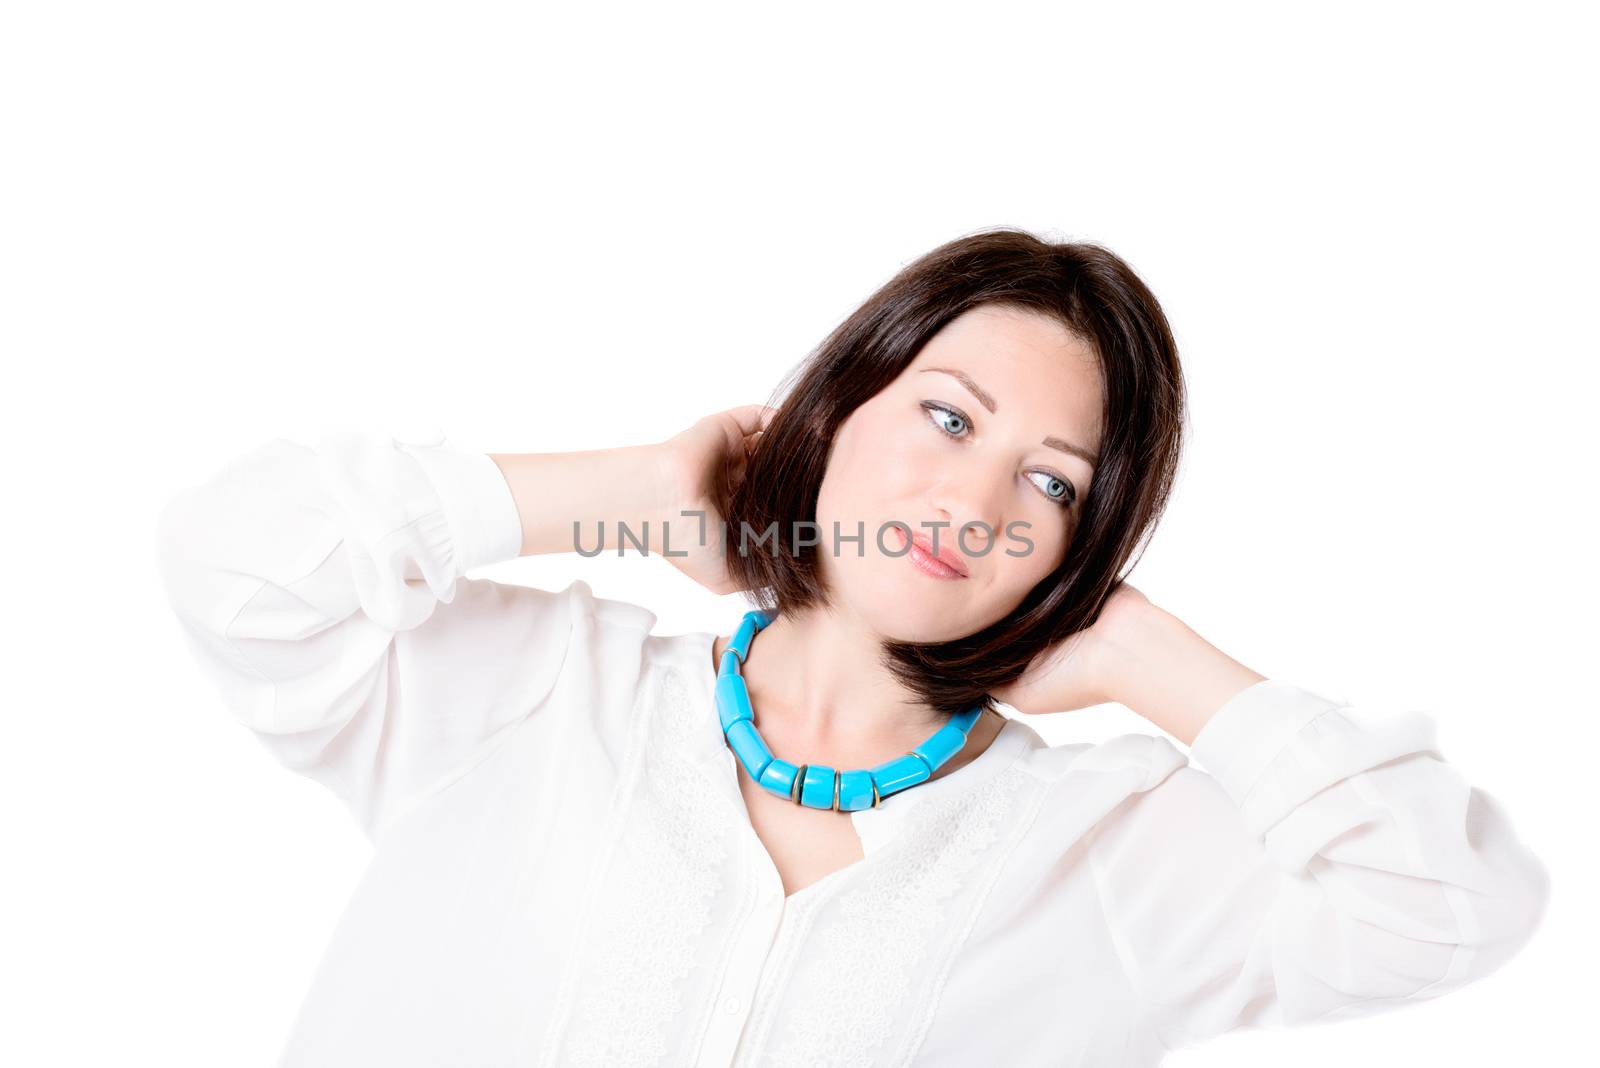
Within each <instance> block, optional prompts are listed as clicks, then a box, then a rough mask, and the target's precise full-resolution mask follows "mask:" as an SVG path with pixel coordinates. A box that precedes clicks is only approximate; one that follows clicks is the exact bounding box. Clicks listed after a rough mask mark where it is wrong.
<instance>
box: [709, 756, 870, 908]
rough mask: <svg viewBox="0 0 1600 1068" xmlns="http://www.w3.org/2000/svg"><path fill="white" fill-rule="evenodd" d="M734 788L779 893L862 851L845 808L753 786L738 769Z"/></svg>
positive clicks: (794, 889)
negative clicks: (814, 804)
mask: <svg viewBox="0 0 1600 1068" xmlns="http://www.w3.org/2000/svg"><path fill="white" fill-rule="evenodd" d="M739 792H740V793H742V794H743V795H744V804H745V808H746V809H748V810H749V812H750V826H751V828H752V829H754V831H755V832H756V837H757V838H759V839H761V844H762V845H764V846H766V847H767V854H768V855H769V856H771V857H772V863H773V865H774V866H775V867H776V868H777V869H778V875H779V876H780V877H781V878H782V879H783V893H784V896H785V897H787V896H790V895H792V894H794V893H797V892H798V891H800V890H804V889H805V888H806V887H808V886H810V885H811V884H812V883H814V882H817V881H818V880H821V879H823V878H826V877H827V876H829V875H832V874H833V873H834V872H836V871H838V870H839V869H840V868H844V867H848V866H849V865H851V864H854V863H855V862H856V861H858V860H861V859H862V858H863V857H864V856H865V855H866V854H865V851H864V850H863V849H862V846H861V837H860V836H859V835H858V834H856V829H855V825H854V824H853V823H852V822H851V820H850V814H849V813H848V812H828V811H823V810H822V809H813V808H807V807H805V806H803V805H797V804H795V803H794V802H793V801H789V800H786V799H784V798H781V797H778V796H777V795H775V794H772V793H770V792H768V791H767V790H764V789H762V788H761V787H760V786H757V785H756V784H755V782H754V781H753V780H752V779H751V778H750V776H749V774H748V773H747V772H746V771H745V770H744V768H743V767H740V768H739Z"/></svg>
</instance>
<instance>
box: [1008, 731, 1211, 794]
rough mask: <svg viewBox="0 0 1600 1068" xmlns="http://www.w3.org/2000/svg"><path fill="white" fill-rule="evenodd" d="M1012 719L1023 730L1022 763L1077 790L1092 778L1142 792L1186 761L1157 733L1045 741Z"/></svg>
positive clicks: (1184, 757)
mask: <svg viewBox="0 0 1600 1068" xmlns="http://www.w3.org/2000/svg"><path fill="white" fill-rule="evenodd" d="M1012 718H1013V720H1014V721H1015V722H1016V723H1017V724H1018V726H1019V728H1020V729H1021V730H1023V731H1025V732H1026V733H1027V735H1028V739H1027V744H1026V745H1025V747H1024V749H1023V752H1022V757H1021V760H1022V762H1023V764H1024V766H1025V767H1026V768H1027V769H1028V770H1029V771H1030V772H1031V773H1032V774H1034V775H1035V776H1037V777H1038V778H1041V779H1044V780H1045V781H1047V782H1049V783H1051V784H1053V785H1055V786H1057V787H1063V786H1065V787H1067V788H1069V789H1074V790H1078V789H1083V788H1085V786H1086V785H1088V784H1089V782H1090V780H1097V781H1098V783H1099V785H1100V786H1101V788H1105V787H1107V786H1109V787H1110V788H1112V789H1122V790H1125V791H1126V792H1127V793H1129V794H1139V793H1147V792H1149V791H1151V790H1153V789H1155V788H1156V787H1157V786H1159V785H1160V784H1161V783H1163V782H1165V781H1167V780H1168V779H1170V778H1171V777H1172V776H1173V775H1174V774H1175V773H1176V772H1177V771H1178V770H1179V769H1181V768H1185V767H1187V766H1188V764H1189V758H1188V756H1187V755H1185V754H1184V752H1183V751H1182V750H1180V749H1179V748H1178V747H1177V746H1175V745H1173V744H1172V742H1171V741H1169V740H1168V739H1167V738H1165V737H1163V736H1162V735H1159V734H1147V733H1144V732H1140V731H1134V732H1130V733H1127V734H1119V735H1116V736H1114V737H1111V738H1107V739H1105V740H1103V741H1099V742H1069V743H1061V744H1057V745H1049V744H1047V743H1046V742H1045V741H1044V739H1043V738H1042V737H1040V735H1039V733H1038V732H1037V731H1036V730H1034V729H1033V727H1032V726H1030V725H1029V724H1028V723H1027V722H1026V721H1024V720H1021V719H1017V718H1016V717H1012ZM1190 770H1193V769H1190Z"/></svg>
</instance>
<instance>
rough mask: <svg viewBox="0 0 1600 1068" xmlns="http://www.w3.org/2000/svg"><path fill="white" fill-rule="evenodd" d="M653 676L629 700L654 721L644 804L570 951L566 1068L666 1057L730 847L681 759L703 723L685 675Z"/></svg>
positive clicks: (666, 670) (703, 784)
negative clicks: (577, 978) (575, 988)
mask: <svg viewBox="0 0 1600 1068" xmlns="http://www.w3.org/2000/svg"><path fill="white" fill-rule="evenodd" d="M653 670H657V671H658V672H659V684H658V685H650V684H649V683H650V682H652V681H654V680H649V679H647V680H646V684H645V685H641V686H640V688H639V696H638V697H637V698H636V700H637V701H640V702H644V703H645V706H646V707H645V708H644V709H643V710H642V714H643V715H645V716H647V717H649V719H650V722H649V724H648V726H647V728H646V729H645V730H644V732H643V739H642V743H641V744H640V747H639V750H638V752H639V761H638V763H637V764H636V765H635V767H636V768H637V775H638V779H637V782H636V784H637V786H638V787H640V788H642V789H644V790H645V791H647V798H648V800H647V802H646V803H644V804H637V803H635V804H632V805H631V806H630V810H629V812H628V815H627V817H626V820H625V824H624V826H623V828H622V830H621V834H620V839H619V841H618V842H617V845H616V847H615V850H614V852H613V858H614V859H613V860H612V861H611V862H610V863H609V864H608V869H607V870H608V877H607V878H606V879H605V880H604V881H603V883H602V884H601V885H600V886H599V887H598V888H596V890H597V892H596V894H595V896H594V898H593V902H592V905H591V907H590V926H589V929H588V932H587V935H586V937H585V939H584V940H583V942H582V944H580V945H578V946H577V947H576V948H575V949H574V957H575V959H577V960H579V961H583V962H585V963H586V965H587V974H585V976H584V977H583V980H582V982H581V984H580V987H581V988H580V992H579V994H578V1001H577V1005H576V1007H575V1009H574V1011H573V1016H572V1023H571V1028H570V1032H569V1037H568V1039H567V1042H566V1048H565V1050H564V1052H563V1053H562V1055H561V1057H560V1058H559V1063H560V1064H561V1065H562V1066H564V1068H565V1066H568V1065H573V1066H586V1065H597V1066H604V1068H620V1066H624V1065H654V1064H659V1063H661V1061H662V1060H663V1059H664V1058H666V1056H667V1055H668V1053H669V1052H671V1047H670V1045H669V1032H670V1031H671V1029H672V1025H673V1024H674V1022H675V1021H676V1020H677V1019H678V1016H679V1013H680V1012H681V1011H682V999H683V986H684V982H685V980H687V979H688V977H689V976H690V974H691V973H692V972H693V971H694V970H695V967H696V965H697V963H698V962H697V960H696V957H697V946H698V945H699V944H700V941H701V939H702V937H703V936H704V932H705V930H706V928H707V927H708V926H710V924H711V922H712V919H713V915H714V913H713V908H712V903H713V901H714V899H715V895H716V894H717V892H718V891H720V890H721V889H722V886H723V881H722V874H721V873H722V869H723V865H724V862H725V860H726V858H727V855H728V842H727V836H726V835H725V834H723V833H721V832H720V831H719V829H718V827H717V821H716V820H715V818H714V816H713V815H712V809H711V806H712V804H713V803H714V800H713V799H714V795H715V791H714V790H713V789H712V784H711V783H710V782H709V781H707V780H706V779H705V776H704V773H703V772H702V771H701V770H700V769H699V768H698V767H697V766H696V765H695V764H694V763H693V761H690V760H688V759H687V758H686V756H685V754H686V753H688V752H689V749H690V740H691V738H692V736H693V734H694V731H695V728H696V727H697V726H703V725H698V724H696V723H695V720H694V705H693V702H692V701H691V700H690V695H689V691H688V689H687V687H686V685H685V682H684V679H683V677H682V675H681V673H680V672H679V671H678V670H677V669H676V668H675V667H673V666H670V665H661V666H658V667H655V668H654V669H653ZM639 711H640V710H638V709H636V712H639ZM634 796H637V795H636V794H635V795H634ZM658 800H659V802H660V803H657V801H658ZM619 854H620V859H618V855H619Z"/></svg>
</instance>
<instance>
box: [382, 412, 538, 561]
mask: <svg viewBox="0 0 1600 1068" xmlns="http://www.w3.org/2000/svg"><path fill="white" fill-rule="evenodd" d="M394 442H395V447H396V448H399V449H401V450H402V451H404V452H406V453H407V454H409V455H410V456H412V457H413V458H414V459H415V460H416V461H417V463H418V464H420V465H421V466H422V470H423V473H424V474H426V475H427V477H428V481H429V482H430V483H432V485H433V488H434V490H435V491H436V492H437V493H438V495H439V502H440V505H441V508H442V510H443V512H444V517H445V521H446V522H447V523H448V524H449V526H450V532H451V536H452V539H453V540H454V542H455V555H456V570H457V572H458V573H459V574H463V575H464V574H466V573H467V572H468V571H470V570H472V569H473V568H475V567H481V566H483V565H485V564H497V563H500V562H501V561H504V560H514V559H516V558H517V557H518V556H521V555H522V517H521V516H520V515H519V514H518V512H517V502H516V498H515V497H514V496H513V495H512V493H511V486H510V484H509V483H507V482H506V477H505V475H504V473H502V472H501V470H500V465H499V464H497V463H495V462H494V460H492V459H490V457H489V454H488V453H485V452H477V451H475V450H471V449H462V448H458V447H456V446H454V445H451V444H450V443H449V442H448V441H447V440H446V439H444V438H443V437H442V436H439V437H436V438H434V439H431V440H426V441H423V442H418V441H415V440H409V439H405V438H401V437H396V438H395V439H394Z"/></svg>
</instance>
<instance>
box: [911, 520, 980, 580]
mask: <svg viewBox="0 0 1600 1068" xmlns="http://www.w3.org/2000/svg"><path fill="white" fill-rule="evenodd" d="M894 529H895V530H897V531H899V533H900V538H901V540H902V542H903V541H904V540H905V537H906V532H905V529H904V528H903V527H895V528H894ZM906 558H907V559H908V560H910V561H911V563H912V564H913V565H914V566H915V567H916V568H917V570H919V571H921V572H922V573H923V574H924V575H927V576H929V577H931V578H937V579H945V580H947V581H953V580H955V579H964V578H966V577H967V567H966V565H965V564H964V563H962V561H961V557H960V555H959V554H958V553H956V551H955V550H954V549H952V548H950V546H948V545H941V546H939V555H938V556H934V555H933V543H932V542H930V541H929V540H928V538H927V537H926V536H925V535H923V534H922V533H921V532H920V531H919V532H917V533H916V534H913V535H911V550H910V551H909V552H907V553H906Z"/></svg>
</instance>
